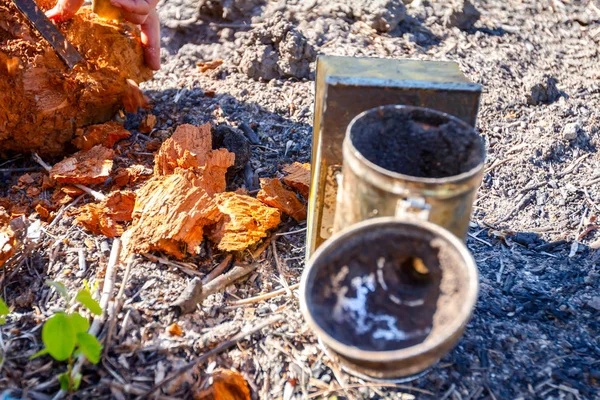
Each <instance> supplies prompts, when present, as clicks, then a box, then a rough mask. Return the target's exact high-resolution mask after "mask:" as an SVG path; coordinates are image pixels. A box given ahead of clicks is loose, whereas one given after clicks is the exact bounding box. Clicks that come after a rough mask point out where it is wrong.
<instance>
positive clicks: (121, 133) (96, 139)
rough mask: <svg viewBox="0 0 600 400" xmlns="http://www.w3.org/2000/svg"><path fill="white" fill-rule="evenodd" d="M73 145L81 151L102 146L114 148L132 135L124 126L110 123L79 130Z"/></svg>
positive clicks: (113, 122)
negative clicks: (120, 141)
mask: <svg viewBox="0 0 600 400" xmlns="http://www.w3.org/2000/svg"><path fill="white" fill-rule="evenodd" d="M75 136H76V137H75V139H73V141H72V143H73V144H74V145H75V147H77V148H78V149H79V150H84V151H86V150H90V149H91V148H92V147H94V146H97V145H102V146H104V147H108V148H112V147H113V146H114V145H115V143H117V142H118V141H119V140H122V139H127V138H128V137H129V136H131V133H129V131H128V130H127V129H125V128H124V127H123V125H122V124H120V123H118V122H115V121H110V122H107V123H105V124H99V125H92V126H88V127H87V128H85V129H81V128H80V129H77V131H76V133H75Z"/></svg>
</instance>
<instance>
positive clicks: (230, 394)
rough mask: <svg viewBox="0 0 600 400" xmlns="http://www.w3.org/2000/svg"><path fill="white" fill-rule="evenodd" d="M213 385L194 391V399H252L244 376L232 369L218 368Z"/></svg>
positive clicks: (212, 378)
mask: <svg viewBox="0 0 600 400" xmlns="http://www.w3.org/2000/svg"><path fill="white" fill-rule="evenodd" d="M211 380H212V383H211V385H210V386H209V387H208V388H207V389H204V390H199V391H195V392H194V393H193V398H194V400H250V399H251V397H250V388H249V387H248V382H246V380H245V379H244V376H243V375H242V374H240V373H239V372H235V371H231V370H216V371H215V372H213V374H212V376H211Z"/></svg>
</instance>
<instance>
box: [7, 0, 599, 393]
mask: <svg viewBox="0 0 600 400" xmlns="http://www.w3.org/2000/svg"><path fill="white" fill-rule="evenodd" d="M198 4H199V2H197V1H196V2H192V1H186V0H170V1H161V3H160V4H159V11H160V16H161V19H162V37H163V39H162V43H163V46H164V47H163V49H162V62H163V67H162V69H161V71H160V72H158V73H157V74H156V75H155V78H154V80H153V81H150V82H148V83H147V84H145V85H144V86H143V89H144V90H145V93H146V94H147V95H148V96H149V97H150V99H151V102H152V104H153V108H152V110H150V111H149V112H151V113H152V114H154V115H156V116H157V125H156V129H155V130H154V131H152V132H151V133H150V134H148V135H150V136H151V137H150V138H147V137H146V138H144V137H142V136H139V138H140V139H139V140H141V141H146V140H147V139H154V138H157V139H159V140H160V141H162V140H164V139H165V138H167V137H169V136H170V135H171V134H172V133H173V131H174V129H175V128H176V127H177V126H178V125H181V124H184V123H191V124H201V123H205V122H212V123H227V124H229V125H231V126H234V127H239V126H241V125H242V124H246V125H248V126H250V127H251V128H252V129H254V131H255V132H257V133H258V135H259V138H260V144H258V145H253V148H252V157H251V164H252V174H250V176H246V179H245V178H244V176H242V175H240V176H237V177H235V178H234V179H233V180H232V181H231V182H230V184H231V185H233V186H236V185H237V186H239V185H242V184H246V185H247V186H250V187H249V189H250V190H253V189H256V188H257V186H255V187H252V186H253V185H256V180H257V178H260V177H273V176H276V175H277V174H278V172H279V171H280V170H281V167H282V166H283V165H285V164H287V163H290V162H292V161H301V162H308V161H310V160H309V158H310V150H311V148H310V146H311V123H312V102H313V96H314V88H313V84H314V82H313V80H312V79H313V73H314V65H313V64H312V63H310V61H311V60H312V59H313V58H314V54H315V53H319V54H329V55H349V56H369V57H391V58H415V59H423V60H452V61H456V62H458V63H459V64H460V68H461V70H462V71H463V72H464V73H465V75H466V76H467V77H468V78H469V79H471V80H472V81H473V82H476V83H479V84H481V85H482V87H483V88H484V93H483V96H482V100H481V107H480V112H479V118H478V123H477V128H478V130H479V132H480V133H481V135H482V136H483V137H484V138H485V140H486V144H487V148H488V161H487V165H486V173H485V177H484V181H483V184H482V187H481V189H480V192H479V198H478V200H477V202H476V205H475V211H474V215H473V219H472V229H471V231H470V234H469V238H468V240H467V245H468V247H469V249H470V250H471V251H472V253H473V255H474V258H475V260H476V261H477V265H478V268H479V271H480V297H479V301H478V303H477V307H476V309H475V313H474V316H473V319H472V321H471V322H470V324H469V326H468V328H467V330H466V333H465V335H464V337H463V338H462V340H461V341H460V343H459V344H458V346H457V347H456V348H455V349H454V350H452V351H451V352H450V353H449V354H448V355H447V356H446V357H444V359H443V360H442V361H441V362H440V363H439V364H437V365H436V366H435V367H434V368H433V369H432V370H431V371H430V372H429V373H428V374H427V375H425V376H424V377H422V378H420V379H417V380H415V381H413V382H410V383H406V384H403V385H396V386H395V387H394V386H392V387H389V386H388V387H386V386H385V385H379V384H373V383H367V382H364V381H362V380H359V379H356V378H353V377H351V376H348V375H345V374H343V373H340V371H339V367H338V366H337V365H336V364H335V363H332V362H331V360H329V358H328V357H327V356H326V355H325V354H324V353H323V352H322V350H321V349H320V347H319V346H318V344H317V341H316V337H315V336H314V335H313V334H312V333H311V332H310V331H309V330H308V328H307V327H306V325H305V324H304V322H303V320H302V316H301V314H300V312H299V309H298V301H297V298H296V297H295V296H289V295H288V294H284V295H282V296H278V297H275V298H272V299H269V300H263V301H259V302H255V303H252V304H249V305H245V306H239V305H233V304H232V303H233V302H234V301H236V300H237V299H244V298H248V297H251V296H255V295H258V294H262V293H267V292H270V291H272V290H276V289H279V288H281V287H283V285H284V282H283V281H285V284H286V285H292V284H295V283H297V282H298V281H299V277H300V274H301V273H302V269H303V265H304V257H303V256H304V236H305V233H306V232H305V224H303V223H300V224H298V223H296V222H293V221H287V222H285V223H284V224H283V225H282V228H281V229H280V230H279V231H278V234H277V236H274V237H273V239H272V241H271V245H270V247H269V248H268V249H267V250H266V251H265V252H264V253H263V257H264V261H263V262H262V264H261V265H260V267H259V268H258V269H257V270H256V272H255V273H254V274H253V275H251V276H250V278H249V279H247V280H246V281H245V282H243V283H238V284H236V285H233V286H230V287H229V288H228V289H227V290H226V291H225V293H221V294H216V295H213V296H210V297H209V298H208V299H207V300H206V301H205V302H204V303H203V305H202V306H201V307H200V309H199V310H198V311H197V312H195V313H192V314H186V315H183V316H178V315H177V313H176V312H175V311H174V310H173V309H172V308H171V307H170V305H171V304H172V303H173V302H174V301H175V299H176V298H177V297H178V295H179V294H180V292H181V291H182V290H183V289H184V288H185V287H186V286H187V284H188V282H189V281H190V280H191V279H192V278H191V276H188V275H186V274H185V273H184V272H182V269H181V268H179V267H172V266H171V267H170V266H168V265H164V264H161V263H157V262H152V261H150V260H148V259H144V258H137V259H136V260H137V261H136V263H134V264H133V265H132V266H131V276H130V277H129V279H128V281H127V285H126V287H125V288H124V293H123V299H124V304H123V307H122V311H121V313H119V314H118V315H117V316H116V318H115V321H116V324H115V325H116V326H115V333H114V335H113V336H112V342H111V344H110V347H109V348H108V349H107V351H106V353H105V354H104V357H103V361H102V363H101V364H99V365H98V366H86V367H84V369H83V373H84V382H83V384H82V388H81V390H80V391H79V392H78V393H77V394H76V395H75V397H76V398H111V397H112V398H134V397H135V393H136V390H137V393H143V391H144V390H147V389H149V388H151V387H152V385H153V384H154V383H156V382H160V381H161V380H162V379H163V378H164V377H165V376H169V374H170V373H172V372H173V371H174V370H175V369H176V368H178V367H180V366H181V365H183V364H185V363H186V362H187V361H189V360H191V359H192V358H194V357H197V356H199V355H202V354H204V353H206V351H207V349H209V348H213V347H215V346H217V345H219V344H221V343H223V342H225V341H227V340H228V339H230V338H231V337H232V336H234V335H235V334H236V333H238V332H240V331H241V330H243V329H246V328H247V327H248V326H249V325H252V324H255V323H260V322H261V321H263V320H264V319H267V318H270V317H271V316H272V315H283V316H284V319H283V322H282V323H281V322H280V323H278V324H275V325H273V326H271V327H269V328H265V329H263V330H262V331H261V332H260V333H259V334H257V335H254V336H252V337H251V338H248V339H246V340H242V341H240V342H239V343H238V344H237V345H235V346H233V347H232V348H231V349H229V350H227V351H223V352H220V353H219V354H218V355H217V356H214V357H211V358H210V359H208V360H207V361H206V362H205V363H203V364H201V365H200V366H199V368H198V369H197V370H196V373H197V374H198V377H197V381H198V382H200V384H201V385H202V384H208V376H209V374H210V372H211V371H213V370H214V369H215V368H224V369H232V368H233V369H236V370H238V371H240V372H241V373H242V374H243V376H244V377H245V378H246V380H247V382H248V384H249V386H250V388H251V389H252V396H253V398H261V399H271V398H273V399H275V398H285V399H291V398H319V397H321V396H323V397H324V398H327V397H328V396H329V395H332V396H333V395H337V396H338V398H384V399H412V398H418V399H457V400H458V399H517V398H521V399H594V398H598V396H600V394H599V390H598V387H599V386H600V292H599V288H600V267H599V260H600V257H599V254H600V253H597V252H596V248H598V247H600V241H599V240H600V232H599V231H597V230H596V229H597V228H598V226H597V225H596V217H597V215H598V213H599V212H600V155H599V154H598V151H597V148H598V146H599V145H600V137H599V130H600V68H599V66H598V43H599V41H600V14H597V13H595V12H594V11H593V10H592V8H590V6H589V5H588V4H587V1H578V0H539V1H533V0H531V1H521V0H518V1H517V0H506V1H491V0H481V1H475V2H474V7H475V9H476V10H477V12H475V11H473V10H472V9H469V8H468V7H467V8H466V9H464V8H461V7H462V5H461V4H462V3H461V2H442V1H431V2H428V1H420V0H415V1H413V2H412V3H410V4H407V5H406V6H405V9H404V5H403V4H402V3H400V2H399V1H375V0H373V1H367V0H363V1H356V0H354V1H341V0H340V1H323V0H316V1H299V0H288V1H281V2H279V3H276V2H267V3H266V4H265V3H263V2H261V1H242V0H229V1H225V0H223V1H208V0H203V1H200V4H201V5H202V7H201V14H200V15H201V17H200V18H199V19H198V18H196V17H197V15H198ZM477 13H478V14H480V16H479V19H478V20H477V21H475V20H476V18H475V14H477ZM401 16H403V17H404V18H400V17H401ZM215 60H223V63H222V64H221V65H220V66H218V67H217V68H215V69H208V70H206V71H204V72H202V71H201V70H200V69H199V68H198V67H197V63H198V62H204V63H207V62H211V61H215ZM257 60H258V61H257ZM536 85H537V86H536ZM142 117H143V114H142V115H137V116H128V122H127V127H128V128H130V129H131V130H132V132H134V133H135V134H137V131H136V129H137V127H138V124H139V121H140V120H141V118H142ZM136 156H137V157H139V159H140V160H143V158H144V157H149V158H148V160H151V159H152V154H151V152H147V153H145V152H144V151H141V152H140V153H139V154H137V155H136ZM24 166H25V167H29V166H31V163H30V161H29V160H28V159H27V157H24V158H15V159H10V160H7V161H5V162H3V163H2V165H1V166H0V168H3V170H2V171H5V170H6V169H9V170H10V169H13V170H14V169H15V168H20V167H24ZM17 178H18V174H15V173H14V172H10V171H8V172H2V174H0V182H2V184H6V187H8V186H9V185H11V184H12V183H14V180H15V179H17ZM244 180H245V182H244ZM44 235H45V238H43V239H42V245H40V246H38V247H37V248H35V249H32V250H31V251H30V252H29V253H27V254H26V257H22V258H20V262H19V263H18V264H17V265H8V267H10V268H11V269H8V267H7V269H5V270H3V271H2V274H3V275H2V276H3V278H2V280H1V282H2V291H3V293H2V296H3V297H4V298H5V299H6V300H7V302H8V303H10V304H12V305H14V306H15V309H14V314H13V316H12V317H11V318H10V319H9V323H8V324H7V325H6V326H5V327H3V328H2V341H0V345H1V346H2V349H3V351H4V354H5V359H4V361H3V364H0V365H1V366H2V369H1V370H0V388H7V387H10V388H13V389H14V390H15V391H14V393H15V394H16V395H19V394H20V393H28V395H29V396H31V397H32V398H40V399H43V398H50V397H51V396H53V394H54V393H56V392H57V391H58V388H59V387H58V382H57V381H56V379H55V374H56V372H57V371H59V372H61V371H62V370H63V369H64V368H65V367H64V365H63V364H60V363H53V362H50V361H49V360H48V359H44V358H41V359H38V360H36V361H28V360H27V358H28V356H30V355H31V354H33V353H34V352H36V351H38V350H39V349H40V348H41V347H40V329H41V325H40V322H41V321H43V320H44V319H45V318H46V317H47V316H48V315H51V313H52V310H53V309H56V308H57V307H58V306H59V305H60V303H59V302H58V299H57V297H56V296H55V295H54V294H53V292H51V291H50V289H49V288H47V287H46V286H45V285H44V280H45V279H46V278H52V279H58V278H60V279H61V280H65V281H66V282H67V284H68V286H69V287H70V288H77V287H80V286H81V282H82V280H83V279H88V280H90V281H94V280H95V278H96V275H97V274H98V273H102V271H103V270H104V268H105V267H106V254H103V253H102V251H101V249H102V248H106V249H108V248H110V244H111V243H110V241H108V243H106V244H105V245H102V243H103V241H104V240H103V238H102V237H95V236H93V235H90V234H89V233H86V232H85V231H84V230H82V229H81V228H80V227H77V226H75V225H74V224H73V218H72V217H64V218H62V219H61V221H60V223H58V224H56V225H55V226H52V227H50V228H48V234H47V235H46V234H44ZM79 248H83V249H85V256H86V259H87V266H88V269H87V270H86V271H85V272H83V273H76V269H77V265H78V261H77V260H78V251H77V249H79ZM273 250H276V251H275V253H276V255H278V258H279V263H277V262H276V261H275V257H274V251H273ZM212 256H213V259H214V260H220V255H219V254H213V255H212ZM190 262H192V263H193V262H194V260H191V261H190ZM215 264H216V261H215V262H214V263H211V264H200V265H198V264H197V263H196V264H194V265H192V266H191V267H192V268H194V269H195V270H197V271H199V273H200V274H201V275H202V274H206V273H207V272H208V271H210V269H211V268H212V267H213V266H214V265H215ZM123 274H124V270H123V269H120V270H119V271H118V275H117V286H118V285H119V282H121V281H122V279H123ZM174 322H177V323H178V324H179V326H180V327H181V329H182V331H183V335H182V336H178V335H173V334H170V333H168V332H167V327H168V326H169V325H171V324H172V323H174ZM102 334H103V335H106V332H105V331H104V332H103V333H102ZM194 379H195V378H194ZM127 385H129V386H127ZM341 385H344V386H345V388H342V387H341ZM132 393H133V394H132ZM164 396H171V397H175V398H190V397H191V396H192V395H191V392H190V390H188V389H187V386H186V384H181V385H174V386H173V387H170V389H169V390H165V391H164Z"/></svg>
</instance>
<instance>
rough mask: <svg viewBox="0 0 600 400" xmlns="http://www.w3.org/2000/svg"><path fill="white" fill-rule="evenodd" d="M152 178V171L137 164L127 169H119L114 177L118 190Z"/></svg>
mask: <svg viewBox="0 0 600 400" xmlns="http://www.w3.org/2000/svg"><path fill="white" fill-rule="evenodd" d="M151 176H152V170H151V169H149V168H146V167H144V166H143V165H140V164H136V165H131V166H129V167H127V168H119V169H117V170H116V171H115V174H114V176H113V183H114V185H115V186H116V187H118V188H123V187H125V186H129V185H134V184H136V183H138V182H142V181H144V180H147V179H149V178H150V177H151Z"/></svg>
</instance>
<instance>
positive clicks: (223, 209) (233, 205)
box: [208, 192, 281, 251]
mask: <svg viewBox="0 0 600 400" xmlns="http://www.w3.org/2000/svg"><path fill="white" fill-rule="evenodd" d="M215 198H216V203H217V207H218V210H219V211H220V215H219V220H218V223H217V224H216V225H215V226H214V227H213V228H211V230H210V232H209V233H208V237H209V239H210V240H211V241H213V242H214V243H217V247H218V248H219V249H220V250H223V251H242V250H245V249H247V248H248V247H250V246H251V245H253V244H255V243H256V242H258V241H259V240H261V239H262V238H264V237H266V236H267V232H268V231H269V230H270V229H273V228H275V227H277V225H279V222H280V221H281V214H280V212H279V210H277V209H275V208H272V207H268V206H265V205H264V204H263V203H262V202H260V201H259V200H257V199H255V198H252V197H250V196H244V195H239V194H236V193H232V192H227V193H219V194H217V195H216V196H215Z"/></svg>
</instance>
